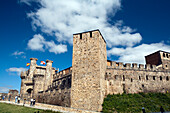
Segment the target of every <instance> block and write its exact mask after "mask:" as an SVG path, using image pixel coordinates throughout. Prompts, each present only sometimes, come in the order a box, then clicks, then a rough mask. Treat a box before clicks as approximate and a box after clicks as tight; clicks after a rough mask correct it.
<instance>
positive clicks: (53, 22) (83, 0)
mask: <svg viewBox="0 0 170 113" xmlns="http://www.w3.org/2000/svg"><path fill="white" fill-rule="evenodd" d="M22 1H25V0H22ZM28 1H29V2H28V3H29V4H31V2H32V0H31V1H30V0H28ZM37 2H38V3H40V4H41V7H40V8H39V9H37V10H36V11H32V12H31V13H28V17H29V18H31V19H32V26H33V28H34V29H37V28H38V29H39V28H40V29H41V31H42V32H44V33H47V34H50V35H53V36H56V40H57V41H58V42H60V43H63V42H69V43H70V44H72V34H74V33H77V32H84V31H89V30H94V29H100V30H101V32H102V34H103V36H104V37H105V39H106V41H107V45H108V46H109V47H113V46H115V45H122V46H133V45H135V44H137V43H139V42H140V41H141V39H142V37H141V35H140V34H139V33H133V32H134V30H133V29H131V28H130V27H128V26H123V25H122V23H123V22H117V23H116V24H115V25H111V24H110V23H109V22H108V21H107V20H108V16H107V15H108V14H109V15H112V16H114V15H115V13H116V12H117V11H118V10H120V8H121V0H50V2H49V0H38V1H37ZM26 3H27V2H26ZM28 3H27V4H28ZM39 45H40V47H39V48H38V49H39V50H41V51H43V49H42V47H41V46H42V45H41V44H39Z"/></svg>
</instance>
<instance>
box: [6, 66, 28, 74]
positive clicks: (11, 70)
mask: <svg viewBox="0 0 170 113" xmlns="http://www.w3.org/2000/svg"><path fill="white" fill-rule="evenodd" d="M26 70H27V68H22V67H20V68H17V67H12V68H9V69H6V71H7V72H11V73H16V74H17V75H20V74H21V72H22V71H26Z"/></svg>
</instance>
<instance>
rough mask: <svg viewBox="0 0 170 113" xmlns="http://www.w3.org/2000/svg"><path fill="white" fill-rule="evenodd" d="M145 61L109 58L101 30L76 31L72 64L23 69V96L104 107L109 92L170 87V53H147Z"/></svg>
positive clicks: (33, 63)
mask: <svg viewBox="0 0 170 113" xmlns="http://www.w3.org/2000/svg"><path fill="white" fill-rule="evenodd" d="M145 59H146V65H143V64H139V65H138V64H136V63H132V65H131V64H129V63H126V64H123V63H122V62H114V61H110V60H107V51H106V42H105V40H104V38H103V36H102V35H101V33H100V31H99V30H93V31H88V32H83V33H77V34H74V35H73V57H72V66H71V67H69V68H67V69H65V70H62V71H60V72H57V71H56V70H55V68H53V67H52V63H53V61H51V60H46V66H38V65H37V64H36V62H37V60H38V59H36V58H30V60H31V65H30V69H29V70H27V71H25V72H22V73H21V90H20V94H21V96H22V98H27V99H29V98H35V99H36V100H37V101H38V102H42V103H47V104H54V105H61V106H67V107H73V108H80V109H86V110H93V111H101V110H102V103H103V99H104V97H105V96H106V95H108V94H118V93H120V94H122V93H139V92H162V93H165V92H167V91H170V86H169V84H170V80H169V78H170V53H168V52H164V51H157V52H155V53H153V54H150V55H148V56H146V57H145Z"/></svg>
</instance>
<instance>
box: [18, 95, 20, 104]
mask: <svg viewBox="0 0 170 113" xmlns="http://www.w3.org/2000/svg"><path fill="white" fill-rule="evenodd" d="M20 99H21V98H20V96H18V104H19V103H20Z"/></svg>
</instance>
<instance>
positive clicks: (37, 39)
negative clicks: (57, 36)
mask: <svg viewBox="0 0 170 113" xmlns="http://www.w3.org/2000/svg"><path fill="white" fill-rule="evenodd" d="M44 42H45V39H44V37H43V36H41V35H40V34H38V35H34V37H33V38H32V39H30V40H29V41H28V44H27V45H28V48H29V49H31V50H38V51H44V48H43V47H44Z"/></svg>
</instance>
